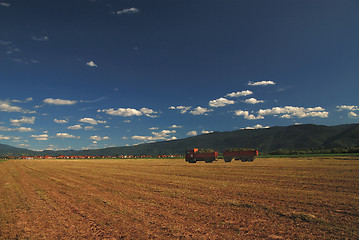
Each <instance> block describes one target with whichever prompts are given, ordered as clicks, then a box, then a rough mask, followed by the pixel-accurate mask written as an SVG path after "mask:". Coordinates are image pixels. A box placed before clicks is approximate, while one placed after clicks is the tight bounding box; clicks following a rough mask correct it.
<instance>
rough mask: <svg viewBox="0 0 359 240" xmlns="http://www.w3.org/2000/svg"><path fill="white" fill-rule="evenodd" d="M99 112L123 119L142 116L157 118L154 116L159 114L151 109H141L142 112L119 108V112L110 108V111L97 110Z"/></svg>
mask: <svg viewBox="0 0 359 240" xmlns="http://www.w3.org/2000/svg"><path fill="white" fill-rule="evenodd" d="M97 112H104V113H106V114H109V115H113V116H122V117H132V116H142V115H145V116H147V117H157V116H156V115H154V114H157V112H156V111H154V110H152V109H150V108H141V109H140V110H137V109H134V108H118V109H117V110H115V109H113V108H110V109H103V110H97Z"/></svg>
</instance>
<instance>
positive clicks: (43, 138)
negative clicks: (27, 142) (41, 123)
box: [30, 134, 49, 141]
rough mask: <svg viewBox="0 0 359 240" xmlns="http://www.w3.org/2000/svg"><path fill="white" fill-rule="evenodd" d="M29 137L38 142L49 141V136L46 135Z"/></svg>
mask: <svg viewBox="0 0 359 240" xmlns="http://www.w3.org/2000/svg"><path fill="white" fill-rule="evenodd" d="M30 137H32V138H35V139H36V140H38V141H47V140H49V135H47V134H41V135H31V136H30Z"/></svg>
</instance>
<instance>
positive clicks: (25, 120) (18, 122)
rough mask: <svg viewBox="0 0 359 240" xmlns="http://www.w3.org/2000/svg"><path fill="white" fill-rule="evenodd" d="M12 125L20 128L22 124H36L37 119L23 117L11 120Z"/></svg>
mask: <svg viewBox="0 0 359 240" xmlns="http://www.w3.org/2000/svg"><path fill="white" fill-rule="evenodd" d="M10 122H11V125H13V126H20V125H21V124H34V123H35V117H22V118H21V119H10Z"/></svg>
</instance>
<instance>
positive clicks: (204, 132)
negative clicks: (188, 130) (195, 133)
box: [202, 130, 213, 134]
mask: <svg viewBox="0 0 359 240" xmlns="http://www.w3.org/2000/svg"><path fill="white" fill-rule="evenodd" d="M208 133H213V131H206V130H203V131H202V134H208Z"/></svg>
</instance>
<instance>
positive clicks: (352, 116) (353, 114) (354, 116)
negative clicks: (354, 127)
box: [348, 112, 358, 118]
mask: <svg viewBox="0 0 359 240" xmlns="http://www.w3.org/2000/svg"><path fill="white" fill-rule="evenodd" d="M348 117H350V118H356V117H358V114H356V113H355V112H349V113H348Z"/></svg>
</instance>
